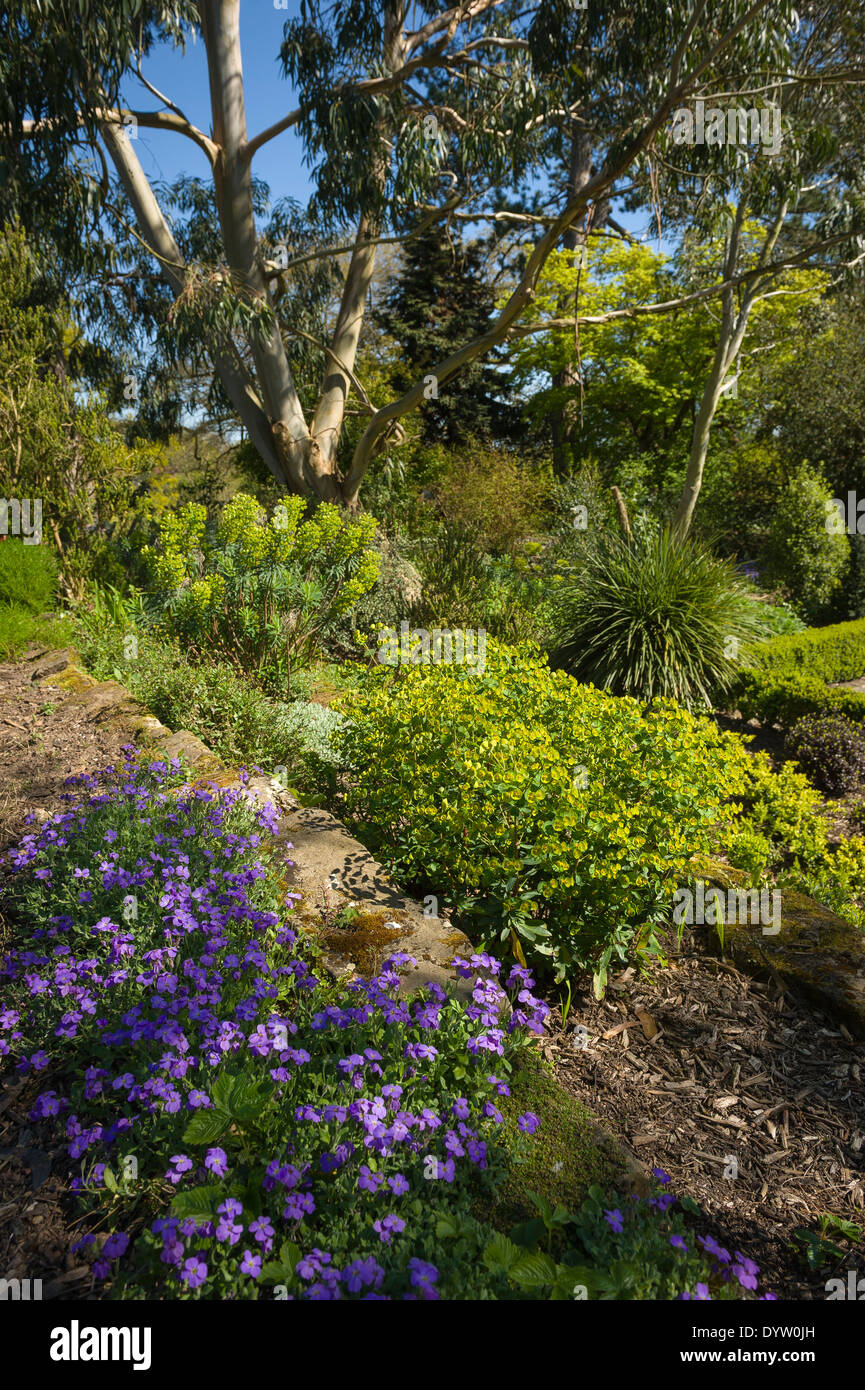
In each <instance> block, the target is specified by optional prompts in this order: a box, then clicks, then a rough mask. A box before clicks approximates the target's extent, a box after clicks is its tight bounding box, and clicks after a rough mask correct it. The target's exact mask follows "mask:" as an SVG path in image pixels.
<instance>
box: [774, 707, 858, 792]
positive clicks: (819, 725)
mask: <svg viewBox="0 0 865 1390" xmlns="http://www.w3.org/2000/svg"><path fill="white" fill-rule="evenodd" d="M785 743H786V748H787V751H788V752H789V754H790V756H791V757H793V758H795V759H796V761H797V762H798V763H799V766H800V767H801V768H802V770H803V772H805V773H806V774H807V775H808V776H809V777H810V778H811V781H812V782H814V783H815V785H816V786H818V787H820V788H821V789H822V790H823V791H825V792H828V793H829V795H830V796H846V795H847V794H848V793H850V792H854V791H856V790H857V788H858V787H859V786H860V785H861V783H862V781H863V779H865V729H863V728H862V725H861V724H859V725H857V724H853V723H851V721H850V720H849V719H844V718H843V717H840V716H836V717H835V718H832V717H828V718H823V719H819V718H815V717H814V716H813V715H812V716H809V717H808V718H806V719H800V720H799V721H798V722H797V723H796V724H794V725H793V727H792V729H790V730H789V731H788V733H787V737H786V740H785Z"/></svg>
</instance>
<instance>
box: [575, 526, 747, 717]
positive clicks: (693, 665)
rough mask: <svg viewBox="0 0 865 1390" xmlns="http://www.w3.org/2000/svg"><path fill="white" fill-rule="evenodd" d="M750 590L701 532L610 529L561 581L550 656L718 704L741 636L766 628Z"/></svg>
mask: <svg viewBox="0 0 865 1390" xmlns="http://www.w3.org/2000/svg"><path fill="white" fill-rule="evenodd" d="M748 595H749V589H748V586H747V585H746V583H745V582H744V581H743V579H742V578H741V577H740V576H739V574H738V573H737V571H736V568H735V566H734V565H733V563H732V561H729V560H724V559H719V558H718V557H717V556H715V555H713V554H712V552H711V551H710V550H709V549H708V548H707V547H706V546H705V545H703V544H702V543H700V542H698V541H695V540H692V539H687V540H684V541H680V540H676V539H675V538H674V537H673V536H672V535H671V534H670V532H669V531H662V532H660V533H658V534H654V533H653V534H650V535H648V536H646V537H644V538H642V539H639V540H627V541H625V540H622V539H621V538H619V537H618V536H616V535H613V534H609V535H605V536H604V537H603V538H602V539H600V540H599V541H598V542H597V544H595V545H594V546H592V547H590V548H589V549H588V551H587V553H586V557H585V560H584V563H583V565H582V567H581V568H580V570H579V571H578V572H577V573H575V574H574V575H572V576H571V577H570V578H568V579H566V580H565V581H564V583H563V584H562V585H561V587H560V588H559V590H558V603H559V612H558V621H557V634H556V637H555V638H554V640H553V643H552V648H551V650H552V655H551V663H552V665H554V666H558V667H561V668H562V669H564V670H566V671H568V672H569V673H570V674H571V675H573V676H576V677H577V679H578V680H581V681H587V682H591V683H592V684H593V685H597V686H599V687H601V688H602V689H603V690H608V691H610V692H611V693H612V694H614V695H631V696H634V697H635V698H636V699H639V700H648V701H653V700H657V699H673V700H678V702H679V703H680V704H682V705H685V706H686V707H687V708H689V709H695V708H700V707H702V708H711V707H712V705H713V703H714V701H715V698H716V695H717V693H718V692H720V691H723V690H725V689H726V688H728V687H729V685H730V683H731V682H732V680H733V677H734V676H735V673H736V671H737V669H738V666H737V662H738V654H739V649H740V645H741V644H743V643H746V642H748V641H752V640H754V638H755V637H758V636H761V635H763V630H764V623H763V620H762V618H761V616H760V609H761V605H760V604H758V603H756V602H755V601H754V600H753V599H751V598H749V596H748Z"/></svg>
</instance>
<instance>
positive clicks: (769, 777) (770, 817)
mask: <svg viewBox="0 0 865 1390" xmlns="http://www.w3.org/2000/svg"><path fill="white" fill-rule="evenodd" d="M821 806H822V801H821V797H820V793H819V792H818V791H816V790H815V788H814V787H812V785H811V783H810V782H809V780H808V778H807V777H806V776H805V775H804V773H801V772H797V771H796V769H795V768H794V767H792V765H791V764H789V763H785V764H784V765H783V767H782V768H781V769H780V771H779V772H775V771H773V768H772V764H771V762H770V761H769V759H768V757H767V756H766V754H765V753H755V754H753V755H752V756H751V757H750V758H749V762H748V768H747V773H746V778H745V784H744V791H743V795H742V800H741V802H737V804H736V805H735V806H734V807H731V809H732V810H734V811H735V813H736V815H735V819H730V820H728V821H727V823H726V824H725V826H724V827H723V829H722V830H721V847H722V848H723V849H724V850H725V851H726V853H727V856H728V858H729V860H730V862H731V863H732V864H733V865H734V866H735V867H736V868H740V869H746V870H747V871H748V872H749V873H750V874H751V876H752V882H753V883H759V882H761V881H763V880H764V878H765V874H766V873H767V871H769V870H771V869H775V868H777V867H779V866H781V865H782V864H784V863H785V862H786V863H787V864H790V863H797V864H804V865H813V864H815V863H817V862H819V861H821V860H822V859H823V857H824V856H825V854H826V852H827V847H828V832H827V826H826V821H825V819H824V818H823V816H821V814H820V809H821Z"/></svg>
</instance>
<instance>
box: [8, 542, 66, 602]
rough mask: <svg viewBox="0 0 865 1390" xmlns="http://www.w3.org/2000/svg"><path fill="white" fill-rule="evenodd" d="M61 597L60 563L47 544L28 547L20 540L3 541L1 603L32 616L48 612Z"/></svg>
mask: <svg viewBox="0 0 865 1390" xmlns="http://www.w3.org/2000/svg"><path fill="white" fill-rule="evenodd" d="M56 596H57V560H56V558H55V556H54V555H53V554H52V552H51V551H50V550H49V549H48V548H47V546H44V545H25V544H24V542H23V540H19V539H17V537H13V536H7V537H5V538H4V539H2V540H0V603H15V604H18V605H20V607H22V608H26V609H28V611H29V612H31V613H47V612H48V610H49V609H51V608H53V607H54V601H55V598H56Z"/></svg>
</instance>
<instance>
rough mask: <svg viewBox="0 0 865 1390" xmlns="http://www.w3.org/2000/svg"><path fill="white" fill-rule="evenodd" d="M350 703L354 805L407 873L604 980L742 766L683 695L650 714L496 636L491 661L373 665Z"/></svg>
mask: <svg viewBox="0 0 865 1390" xmlns="http://www.w3.org/2000/svg"><path fill="white" fill-rule="evenodd" d="M340 707H341V708H342V709H343V710H344V712H345V713H346V714H347V715H348V716H349V722H348V723H347V724H346V726H345V728H344V730H343V731H342V733H341V735H338V741H339V742H340V743H341V747H342V751H343V754H344V757H345V759H346V761H347V764H348V767H349V770H350V783H349V790H348V792H347V800H346V806H347V810H348V813H349V814H350V815H351V816H352V817H353V819H354V822H355V824H362V825H363V826H364V827H365V828H364V834H366V835H367V836H368V837H369V836H370V835H372V836H374V838H375V844H374V847H375V848H376V850H378V851H380V852H381V853H385V854H388V855H389V857H390V862H391V864H392V866H393V867H394V868H395V870H396V871H397V873H398V874H399V876H400V877H401V878H403V880H406V881H409V882H412V881H415V882H421V883H423V884H424V885H429V887H430V890H431V891H432V892H434V893H436V894H438V895H440V896H442V897H447V898H448V899H449V900H450V901H452V902H458V903H459V906H460V909H461V912H462V913H463V914H464V918H463V920H464V921H465V922H467V923H468V924H469V929H471V923H472V921H473V920H474V922H475V924H476V925H477V927H478V928H479V929H480V930H485V929H490V928H491V929H492V930H493V931H495V933H496V935H497V936H498V937H499V938H500V939H501V940H502V941H505V942H508V943H510V945H511V946H512V948H513V950H514V953H515V954H516V955H517V957H518V959H519V958H522V957H523V955H524V956H525V957H527V958H529V959H531V958H534V960H535V961H538V962H540V963H543V964H546V965H547V967H549V966H550V965H553V966H555V967H556V969H557V974H558V977H559V978H561V977H563V976H564V974H565V973H566V971H567V970H568V969H569V967H571V966H572V965H574V964H578V965H587V964H590V965H592V966H593V967H594V969H595V972H596V983H597V986H598V988H599V989H600V988H602V987H603V985H604V982H605V980H606V974H607V968H608V965H609V963H610V961H611V959H613V957H614V956H617V957H620V958H623V957H624V956H625V953H626V950H627V948H628V947H629V946H632V945H634V944H636V946H637V947H642V948H645V949H649V950H653V949H655V941H654V936H653V925H654V924H656V923H657V922H658V921H660V920H661V918H662V917H663V916H664V913H665V910H666V907H667V905H668V904H669V903H670V901H671V899H672V896H673V893H674V891H675V889H676V887H677V886H678V884H679V883H681V882H683V881H684V880H685V879H686V878H687V877H688V876H689V873H690V870H689V863H690V860H691V857H692V855H693V854H694V853H697V852H700V851H704V852H705V851H708V849H709V847H710V845H711V843H712V837H711V831H712V826H713V824H714V823H716V822H717V821H719V820H720V819H721V816H722V811H723V806H724V801H725V798H726V797H727V796H729V795H731V794H733V793H734V792H735V791H736V790H737V789H739V788H741V786H742V784H743V778H744V774H745V769H746V765H747V755H746V753H745V748H744V745H743V744H742V742H741V741H740V740H737V739H735V738H734V737H732V736H729V735H724V734H720V733H719V732H718V731H717V730H716V728H715V727H714V725H712V724H710V722H709V721H708V720H705V719H698V718H696V717H694V716H692V715H690V714H688V713H687V712H686V711H684V710H683V709H681V708H680V707H679V706H678V705H676V704H675V703H674V702H672V701H667V702H662V701H659V702H657V703H656V704H655V706H654V707H653V709H652V710H651V711H644V710H643V709H642V707H641V706H640V704H639V703H638V701H637V700H634V699H630V698H616V697H614V696H611V695H607V694H605V693H604V692H602V691H600V690H596V689H595V688H594V687H593V686H588V685H581V684H580V683H579V682H577V681H576V680H574V679H573V678H572V677H571V676H568V675H566V674H565V673H564V672H562V671H555V672H554V671H551V670H550V668H549V666H548V665H547V664H546V662H545V660H544V659H543V658H542V657H541V656H540V655H539V654H538V653H537V652H534V651H532V650H531V649H528V650H522V649H520V650H518V649H515V648H509V647H506V646H503V645H500V644H499V643H497V642H493V641H490V642H489V643H488V650H487V660H486V667H485V670H484V671H483V672H480V671H478V670H477V669H475V668H473V667H471V666H468V665H462V666H461V665H458V664H453V665H445V664H439V665H430V666H425V665H409V666H407V667H405V668H401V670H400V673H399V675H398V676H397V678H396V679H393V678H392V677H390V676H389V675H388V674H387V672H386V671H385V670H384V668H381V667H379V668H377V669H374V670H373V671H372V672H370V673H369V675H368V676H367V677H366V678H365V680H364V682H363V684H362V685H360V686H359V687H358V688H357V689H355V690H353V691H351V692H350V693H349V694H348V695H347V696H345V697H343V698H342V702H341V704H340Z"/></svg>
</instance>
